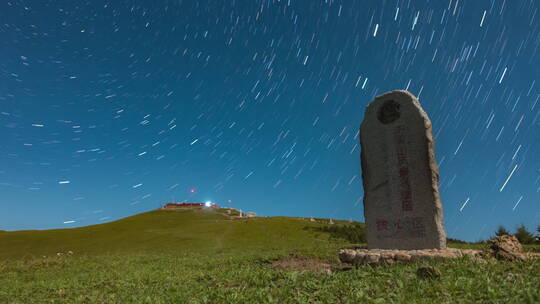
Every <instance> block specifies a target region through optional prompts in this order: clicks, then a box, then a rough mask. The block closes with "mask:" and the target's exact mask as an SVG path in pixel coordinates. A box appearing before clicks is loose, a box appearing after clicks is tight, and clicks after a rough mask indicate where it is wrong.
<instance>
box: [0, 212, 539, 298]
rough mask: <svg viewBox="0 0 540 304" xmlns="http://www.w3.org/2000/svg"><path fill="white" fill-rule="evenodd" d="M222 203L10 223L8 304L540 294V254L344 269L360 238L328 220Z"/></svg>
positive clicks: (3, 289)
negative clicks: (241, 211) (428, 269)
mask: <svg viewBox="0 0 540 304" xmlns="http://www.w3.org/2000/svg"><path fill="white" fill-rule="evenodd" d="M221 213H222V211H216V210H206V211H165V210H157V211H152V212H147V213H143V214H139V215H136V216H132V217H129V218H125V219H122V220H119V221H115V222H111V223H107V224H101V225H95V226H88V227H82V228H76V229H58V230H46V231H16V232H0V303H2V304H3V303H21V304H22V303H24V304H26V303H438V304H439V303H540V275H539V274H540V261H539V260H538V259H536V260H529V261H526V262H521V263H509V262H493V263H492V262H490V263H487V264H475V263H473V262H471V261H469V260H467V259H461V260H454V261H449V262H444V263H435V262H431V263H422V264H408V265H402V264H399V265H385V266H377V267H372V266H361V267H358V268H353V269H351V270H341V269H340V268H341V266H342V265H339V260H338V258H337V251H338V250H339V248H343V247H349V246H353V245H359V244H352V243H351V242H349V241H348V240H346V239H344V238H339V237H335V234H331V233H330V232H326V231H325V230H324V229H321V228H323V227H325V226H327V225H326V224H323V223H317V222H310V221H306V220H302V219H295V218H287V217H272V218H252V219H241V220H231V219H229V218H227V217H226V216H224V215H223V214H221ZM335 222H336V224H337V225H348V223H347V222H345V221H335ZM450 246H453V245H452V244H450ZM467 246H468V245H459V246H455V247H460V248H463V247H467ZM474 246H477V247H478V246H479V245H474ZM474 246H472V245H471V246H468V247H469V248H472V247H474ZM527 249H528V250H538V246H527ZM69 251H71V252H73V254H71V255H68V254H67V252H69ZM58 253H63V254H62V255H58ZM329 265H330V266H329ZM421 265H434V266H436V267H438V268H439V269H440V270H441V272H442V276H441V278H439V279H419V278H417V277H416V269H417V268H418V267H419V266H421ZM287 267H292V268H287ZM328 267H331V268H332V269H333V271H328V270H327V269H328ZM325 269H326V271H318V270H325Z"/></svg>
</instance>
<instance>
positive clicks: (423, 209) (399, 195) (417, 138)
mask: <svg viewBox="0 0 540 304" xmlns="http://www.w3.org/2000/svg"><path fill="white" fill-rule="evenodd" d="M360 144H361V147H362V151H361V157H360V158H361V164H362V180H363V185H364V216H365V221H366V237H367V244H368V249H403V250H414V249H445V248H446V233H445V231H444V224H443V212H442V206H441V202H440V197H439V186H438V183H439V169H438V166H437V163H436V160H435V152H434V145H435V142H434V140H433V137H432V135H431V121H430V120H429V118H428V116H427V114H426V112H424V110H423V109H422V107H421V106H420V103H419V102H418V100H417V99H416V97H415V96H414V95H412V94H411V93H409V92H407V91H392V92H388V93H385V94H383V95H380V96H377V98H375V100H373V101H372V102H371V103H370V104H369V105H368V106H367V108H366V112H365V117H364V121H363V122H362V125H361V126H360Z"/></svg>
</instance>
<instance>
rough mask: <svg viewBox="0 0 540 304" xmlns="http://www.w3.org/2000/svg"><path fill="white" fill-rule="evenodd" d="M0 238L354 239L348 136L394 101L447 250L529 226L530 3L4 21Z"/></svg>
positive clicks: (287, 3) (256, 4)
mask: <svg viewBox="0 0 540 304" xmlns="http://www.w3.org/2000/svg"><path fill="white" fill-rule="evenodd" d="M0 20H1V21H0V59H1V60H0V130H1V131H0V132H1V133H0V134H1V139H2V140H1V142H0V193H1V195H0V229H2V230H20V229H50V228H69V227H78V226H85V225H91V224H98V223H104V222H108V221H112V220H116V219H119V218H122V217H125V216H130V215H133V214H137V213H140V212H144V211H148V210H152V209H156V208H158V207H159V206H161V205H163V204H165V203H166V202H170V201H183V200H187V201H190V202H205V201H212V202H215V203H217V204H218V205H220V206H225V207H234V208H238V209H242V210H244V211H253V212H256V213H257V214H258V215H262V216H277V215H284V216H301V217H311V216H313V217H324V218H335V219H353V220H358V221H363V220H364V217H363V204H362V198H363V189H362V180H361V174H360V149H359V136H358V129H359V126H360V123H361V121H362V119H363V117H364V109H365V107H366V105H367V104H368V103H369V102H370V101H371V100H372V99H373V98H374V97H375V96H377V95H380V94H382V93H384V92H386V91H391V90H396V89H407V90H409V91H410V92H411V93H413V94H414V95H416V96H418V97H419V100H420V103H421V104H422V107H423V108H424V109H425V111H426V112H427V113H428V115H429V117H430V118H431V121H432V124H433V135H434V137H435V139H436V151H435V152H436V157H437V160H438V163H439V166H440V191H441V200H442V204H443V207H444V217H445V218H444V221H445V227H446V231H447V234H448V236H449V237H453V238H459V239H463V240H468V241H474V240H478V239H485V238H488V237H490V235H492V234H493V232H494V231H495V229H496V228H497V226H498V225H500V224H503V225H505V226H506V227H507V228H508V229H509V230H511V231H513V230H514V229H515V228H516V227H517V226H518V225H519V224H521V223H523V224H525V225H526V226H527V227H528V228H529V230H530V231H534V230H535V229H536V226H537V225H539V224H540V158H539V155H540V100H539V99H540V2H539V1H537V0H516V1H510V0H492V1H480V0H474V1H473V0H468V1H464V0H448V1H438V0H437V1H435V0H431V1H414V0H408V1H400V0H392V1H384V0H383V1H375V0H369V1H365V0H364V1H339V0H336V1H331V0H309V1H308V0H281V1H279V0H264V1H263V0H236V1H235V0H227V1H216V0H206V1H201V0H184V1H182V0H175V1H169V0H160V1H142V0H136V1H125V0H123V1H120V0H114V1H99V0H92V1H77V0H65V1H22V0H21V1H11V0H8V1H2V2H1V4H0Z"/></svg>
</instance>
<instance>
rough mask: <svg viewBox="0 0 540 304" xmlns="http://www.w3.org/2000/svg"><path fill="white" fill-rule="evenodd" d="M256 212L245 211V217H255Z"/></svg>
mask: <svg viewBox="0 0 540 304" xmlns="http://www.w3.org/2000/svg"><path fill="white" fill-rule="evenodd" d="M256 216H257V214H256V213H255V212H247V213H246V217H256Z"/></svg>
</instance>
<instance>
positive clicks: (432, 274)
mask: <svg viewBox="0 0 540 304" xmlns="http://www.w3.org/2000/svg"><path fill="white" fill-rule="evenodd" d="M416 276H417V277H419V278H421V279H437V278H440V277H441V271H440V270H439V269H438V268H437V267H433V266H424V267H420V268H418V269H417V270H416Z"/></svg>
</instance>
